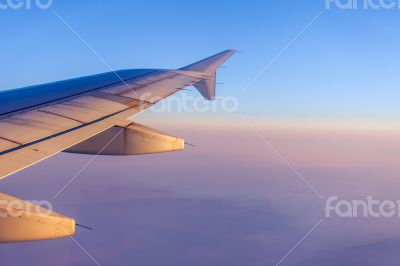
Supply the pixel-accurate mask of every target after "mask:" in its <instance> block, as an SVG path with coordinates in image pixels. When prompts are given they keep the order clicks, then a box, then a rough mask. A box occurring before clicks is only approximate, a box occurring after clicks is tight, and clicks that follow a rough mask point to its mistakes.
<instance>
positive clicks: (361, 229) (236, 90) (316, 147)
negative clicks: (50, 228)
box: [0, 0, 400, 266]
mask: <svg viewBox="0 0 400 266" xmlns="http://www.w3.org/2000/svg"><path fill="white" fill-rule="evenodd" d="M0 1H1V0H0ZM321 12H323V13H321ZM399 12H400V10H398V9H393V10H362V9H359V10H341V9H338V8H332V9H330V10H326V9H325V1H323V0H307V1H292V0H279V1H272V0H271V1H269V0H267V1H261V0H260V1H227V0H221V1H209V0H205V1H201V2H195V1H178V0H172V1H152V0H151V1H148V0H147V1H142V0H135V1H128V0H126V1H122V0H121V1H105V0H104V1H103V0H98V1H95V0H87V1H78V0H69V1H66V0H65V1H63V0H55V1H54V4H53V6H52V7H51V9H48V10H40V9H38V8H34V7H33V8H32V9H30V10H25V9H20V10H1V11H0V23H1V24H2V25H5V26H3V28H2V49H1V50H0V70H1V73H2V78H1V79H0V90H5V89H11V88H17V87H23V86H28V85H33V84H40V83H45V82H51V81H57V80H63V79H68V78H73V77H78V76H85V75H90V74H96V73H101V72H107V71H109V69H108V67H107V66H106V65H105V64H104V62H106V63H107V64H108V65H109V66H111V68H112V69H115V70H117V69H127V68H179V67H182V66H185V65H188V64H190V63H192V62H194V61H197V60H200V59H202V58H205V57H207V56H210V55H212V54H215V53H218V52H220V51H222V50H225V49H236V50H239V51H241V52H240V53H238V54H237V55H235V56H234V57H233V58H231V59H230V60H229V61H228V62H227V63H226V64H225V66H226V68H222V69H220V70H219V73H218V82H221V83H223V84H220V85H218V95H219V96H220V97H234V99H236V100H237V103H238V109H237V110H235V111H234V112H225V111H224V110H223V108H221V105H220V103H218V102H217V103H216V106H217V111H216V112H213V111H207V112H198V111H196V110H194V109H195V108H193V106H191V104H193V102H191V101H193V99H192V100H191V101H189V103H187V104H188V107H189V110H185V111H179V107H180V106H179V103H180V102H182V101H180V100H179V99H182V98H183V97H186V96H188V95H189V96H194V97H196V98H195V99H197V98H198V97H200V96H199V94H198V93H197V92H196V91H195V90H194V89H193V92H191V91H185V92H182V93H180V94H178V95H177V96H174V98H173V100H172V107H171V109H168V110H170V111H168V112H166V111H162V110H163V109H162V108H161V109H157V108H154V109H153V110H148V111H146V112H144V113H143V114H140V115H139V116H138V117H137V118H136V121H138V122H140V123H143V124H146V125H148V126H151V127H153V128H157V129H159V130H163V131H165V132H168V133H170V134H172V135H176V136H179V137H182V138H185V140H186V141H187V142H189V143H193V144H195V145H196V146H195V147H187V148H186V150H185V151H182V152H176V153H168V154H157V155H148V156H133V157H122V158H116V157H100V158H98V159H96V160H95V161H94V162H93V163H92V164H91V165H90V167H88V168H87V169H86V170H85V171H83V172H82V174H81V175H79V178H77V179H76V180H75V181H74V182H73V183H72V185H71V186H70V187H68V188H67V189H66V191H65V192H64V193H63V194H62V195H61V196H60V197H59V198H58V199H56V200H54V201H53V200H51V198H52V197H53V196H54V194H55V193H56V192H57V191H58V190H59V189H60V188H61V187H62V186H63V185H64V184H65V183H66V182H68V180H70V178H71V177H72V176H74V175H75V174H76V173H77V172H79V170H80V169H82V167H83V166H84V165H85V164H86V163H87V162H88V161H89V160H91V157H90V156H83V155H82V156H80V155H71V154H60V155H57V156H55V157H52V158H50V159H49V160H46V161H44V162H42V163H40V164H38V165H35V166H33V167H31V168H29V169H27V170H25V171H22V172H20V173H17V174H15V175H14V176H12V177H9V178H7V179H5V180H2V182H1V184H0V186H1V192H2V193H8V194H11V195H15V196H17V197H20V198H23V199H27V200H50V201H51V202H52V203H53V204H54V207H55V210H56V211H57V212H59V213H62V214H65V215H67V216H71V217H74V218H76V219H77V221H78V222H79V223H81V224H84V225H88V226H91V227H93V228H94V231H92V232H90V231H85V230H80V229H78V232H77V234H76V240H77V241H78V242H79V243H80V244H81V245H82V246H83V247H84V248H85V249H86V250H87V252H88V253H90V254H91V255H92V256H93V258H95V260H96V261H98V263H99V264H101V265H152V266H166V265H171V266H172V265H174V266H176V265H193V266H203V265H207V266H208V265H230V266H236V265H237V266H242V265H246V266H262V265H276V264H277V263H278V262H279V261H280V260H282V259H283V258H284V257H285V255H286V254H287V253H288V252H289V251H290V250H291V249H292V248H293V247H294V246H295V245H296V243H298V241H299V240H300V239H302V238H303V237H304V236H305V235H306V234H307V232H309V231H310V229H312V228H313V227H314V226H315V225H316V223H317V222H318V221H319V220H320V219H321V218H322V217H324V203H325V202H324V201H323V200H321V199H320V198H319V197H318V195H316V193H314V192H313V191H312V190H311V189H310V187H309V186H307V184H305V183H304V182H303V181H302V180H301V178H299V176H298V175H296V173H295V172H294V171H293V169H292V168H294V169H295V170H296V171H298V172H299V173H300V174H301V175H302V176H304V177H305V178H306V179H307V180H308V181H309V182H310V184H312V186H313V187H315V189H316V190H317V191H318V193H320V194H321V195H323V197H324V198H328V197H330V196H340V197H342V198H346V199H362V198H365V197H367V196H370V195H373V196H374V197H376V198H378V199H382V200H386V199H393V200H398V187H399V185H400V184H399V183H400V181H399V175H398V173H399V170H400V169H399V165H398V158H399V157H400V138H399V137H400V127H399V125H398V122H397V121H398V120H399V118H400V108H399V105H398V99H399V96H400V92H399V90H398V84H400V76H399V75H398V62H399V59H400V53H399V52H398V47H400V27H398V18H399V15H400V13H399ZM57 16H58V17H57ZM60 18H62V20H64V22H65V23H67V24H68V25H69V26H70V27H71V29H72V31H74V32H75V33H76V34H78V35H79V36H80V38H81V40H79V38H77V37H76V35H75V34H74V32H72V31H71V30H70V29H68V27H66V25H65V24H64V23H63V22H62V21H60ZM312 21H314V22H313V23H311V22H312ZM310 23H311V24H310ZM307 26H309V27H307ZM305 27H307V28H305ZM82 40H84V42H86V44H87V45H88V46H89V47H90V48H89V49H88V47H87V46H86V45H85V44H84V43H83V42H82ZM285 48H287V49H285ZM90 49H93V51H95V53H96V54H98V55H99V56H100V57H101V59H102V60H104V62H102V61H101V60H99V58H98V57H97V56H95V55H94V54H93V51H91V50H90ZM271 62H273V63H271ZM266 68H267V71H265V73H263V74H262V75H260V77H259V79H257V80H256V81H255V82H254V83H253V85H252V86H251V87H250V88H248V90H246V92H245V93H243V94H240V92H241V91H242V90H243V89H244V88H246V87H247V86H248V85H249V84H250V82H252V81H253V80H254V79H255V78H256V77H257V76H258V75H259V74H260V73H261V71H262V70H263V69H266ZM174 99H175V100H176V99H178V101H175V102H174ZM176 103H178V106H176V105H174V104H176ZM202 103H204V102H202ZM204 104H205V103H204ZM168 106H169V105H168V104H167V107H168ZM160 110H161V111H160ZM243 118H244V119H245V120H243ZM246 121H247V123H249V124H247V123H246ZM249 125H250V126H249ZM252 127H254V128H252ZM288 164H289V165H288ZM291 167H292V168H291ZM399 223H400V220H399V219H398V218H397V219H396V218H393V219H348V220H346V219H335V218H332V219H325V220H324V221H323V223H322V224H321V225H320V226H319V227H318V228H317V229H316V230H315V231H314V232H313V233H312V234H311V235H310V237H309V238H307V239H306V240H305V241H304V243H302V244H301V245H300V246H299V247H298V248H297V249H296V250H294V251H293V253H291V254H290V256H288V257H287V258H285V260H284V261H283V262H282V265H297V266H299V265H300V266H303V265H304V266H306V265H307V266H309V265H353V266H354V265H363V266H365V265H367V266H369V265H371V266H373V265H384V266H391V265H398V261H399V259H400V255H399V253H398V249H399V247H400V233H398V226H399ZM365 254H369V256H366V255H365ZM24 263H25V264H26V263H29V265H91V263H94V262H93V261H92V260H91V259H90V258H89V257H88V256H86V255H85V253H84V252H83V251H82V250H81V249H80V248H79V247H77V245H76V243H74V242H73V241H72V240H70V239H61V240H52V241H45V242H36V243H24V244H10V245H1V246H0V265H7V266H8V265H21V264H24ZM94 265H95V264H94Z"/></svg>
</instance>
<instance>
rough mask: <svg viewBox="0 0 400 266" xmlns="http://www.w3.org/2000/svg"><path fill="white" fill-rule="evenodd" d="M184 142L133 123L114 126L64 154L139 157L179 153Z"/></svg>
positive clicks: (183, 146)
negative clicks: (125, 125) (152, 154)
mask: <svg viewBox="0 0 400 266" xmlns="http://www.w3.org/2000/svg"><path fill="white" fill-rule="evenodd" d="M184 148H185V141H184V140H183V139H179V138H176V137H173V136H169V135H167V134H165V133H163V132H161V131H158V130H155V129H151V128H149V127H145V126H143V125H140V124H136V123H133V124H131V125H129V126H127V127H119V126H114V127H112V128H110V129H108V130H106V131H104V132H102V133H100V134H97V135H96V136H94V137H92V138H90V139H88V140H85V141H83V142H81V143H79V144H77V145H75V146H73V147H71V148H69V149H67V150H65V151H64V152H68V153H79V154H96V155H141V154H151V153H160V152H171V151H179V150H183V149H184Z"/></svg>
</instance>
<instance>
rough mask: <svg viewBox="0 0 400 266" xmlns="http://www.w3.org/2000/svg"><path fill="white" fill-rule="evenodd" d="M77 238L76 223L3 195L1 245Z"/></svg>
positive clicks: (1, 201) (0, 206) (0, 202)
mask: <svg viewBox="0 0 400 266" xmlns="http://www.w3.org/2000/svg"><path fill="white" fill-rule="evenodd" d="M74 234H75V220H74V219H71V218H68V217H65V216H62V215H60V214H58V213H55V212H52V211H51V210H49V209H46V208H42V207H40V206H38V205H35V204H33V203H31V202H27V201H23V200H21V199H17V198H15V197H12V196H9V195H6V194H1V193H0V243H10V242H24V241H35V240H47V239H54V238H62V237H68V236H72V235H74Z"/></svg>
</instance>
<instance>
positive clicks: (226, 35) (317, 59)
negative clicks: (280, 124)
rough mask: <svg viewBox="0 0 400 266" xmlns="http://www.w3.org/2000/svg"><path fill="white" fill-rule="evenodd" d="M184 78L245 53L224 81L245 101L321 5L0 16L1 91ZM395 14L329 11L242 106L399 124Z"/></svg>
mask: <svg viewBox="0 0 400 266" xmlns="http://www.w3.org/2000/svg"><path fill="white" fill-rule="evenodd" d="M52 10H54V11H56V12H57V13H58V14H59V15H60V16H61V17H62V18H63V19H64V20H65V21H66V22H67V23H68V24H69V25H70V26H71V27H72V28H73V29H74V30H75V31H76V32H77V33H78V34H79V35H80V36H81V37H82V38H83V39H84V40H85V41H86V42H87V43H88V44H89V45H90V46H91V47H92V48H93V49H94V50H95V51H96V52H97V53H98V54H99V55H100V56H101V57H102V58H103V59H104V60H105V61H106V62H107V63H108V64H109V65H110V66H112V68H114V69H124V68H143V67H144V68H146V67H147V68H153V67H156V68H177V67H181V66H184V65H186V64H189V63H191V62H193V61H195V60H198V59H201V58H204V57H206V56H209V55H211V54H214V53H217V52H219V51H221V50H224V49H228V48H233V49H237V50H240V51H243V53H241V54H238V55H237V56H236V57H235V58H233V59H232V60H231V61H230V62H228V63H227V66H228V67H229V68H227V69H222V70H221V71H220V75H219V80H220V82H223V83H224V85H221V86H219V94H220V95H232V96H237V95H238V93H239V91H240V90H242V89H243V88H244V87H246V85H247V84H248V83H249V82H250V81H251V80H253V79H254V77H255V76H257V74H258V73H259V72H260V71H261V70H262V69H263V68H264V67H265V66H266V65H268V64H269V63H270V62H271V61H272V60H273V59H274V58H275V57H276V56H277V55H278V54H279V53H280V52H281V51H282V49H284V48H285V47H286V46H287V45H288V44H289V43H290V42H291V41H292V40H293V39H294V38H295V37H296V36H297V35H298V34H299V33H300V32H301V31H302V30H303V29H304V27H305V26H306V25H308V24H309V23H310V22H311V21H312V20H313V19H314V18H315V17H316V16H317V15H318V14H319V13H320V12H321V11H323V10H325V1H323V0H309V1H290V0H287V1H284V0H282V1H234V2H233V1H201V2H195V1H139V0H137V1H136V0H135V1H74V0H71V1H61V0H56V1H54V4H53V6H52V9H50V10H40V9H38V8H32V9H31V10H24V9H21V10H6V11H4V10H2V11H1V16H0V22H1V24H2V25H5V26H3V28H2V36H3V38H2V50H1V52H0V61H1V64H0V70H1V73H2V79H1V80H0V88H1V89H6V88H15V87H21V86H25V85H31V84H37V83H43V82H47V81H54V80H61V79H66V78H70V77H76V76H82V75H87V74H93V73H98V72H106V71H108V69H107V67H106V66H105V65H104V64H103V63H101V62H100V61H99V60H98V58H96V57H95V56H94V55H93V54H92V53H91V52H90V51H89V50H88V49H87V48H86V47H85V46H84V45H83V44H82V43H81V42H80V41H79V40H78V39H77V38H76V37H75V36H74V35H73V34H72V33H71V32H70V31H69V30H68V29H67V28H66V27H65V26H64V25H63V24H62V23H61V22H60V21H59V20H58V19H57V18H56V17H55V15H54V14H53V13H52ZM399 12H400V11H399V10H397V9H394V10H340V9H338V8H333V9H331V10H327V11H326V13H324V14H323V15H322V16H321V17H320V18H319V19H318V21H316V22H315V23H314V24H313V25H312V26H311V27H310V28H309V30H307V31H306V32H305V33H304V34H303V35H302V36H301V38H299V39H298V40H297V41H296V42H295V43H294V44H293V45H292V46H291V47H290V48H289V49H288V50H287V51H286V52H285V53H284V54H283V55H282V56H281V57H280V58H279V60H277V61H276V63H274V64H273V65H272V66H271V67H270V68H269V70H268V71H267V72H266V73H265V74H264V75H263V76H262V77H261V78H260V79H259V80H258V81H257V82H256V83H255V84H254V86H253V87H252V88H251V89H249V90H248V91H247V92H246V93H245V94H244V95H242V96H241V97H240V106H241V107H240V112H242V113H246V114H250V115H253V116H257V117H260V118H263V117H268V118H271V117H272V118H276V119H292V120H293V119H294V120H351V121H387V122H389V123H395V121H396V120H397V119H398V118H400V109H399V108H398V104H397V102H398V98H399V96H400V93H399V90H398V84H400V76H399V75H398V74H397V69H398V64H399V63H398V62H399V59H400V53H399V52H398V47H399V44H400V38H399V36H400V29H399V27H398V25H397V24H398V23H397V21H398V16H399Z"/></svg>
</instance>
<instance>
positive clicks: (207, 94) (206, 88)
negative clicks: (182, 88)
mask: <svg viewBox="0 0 400 266" xmlns="http://www.w3.org/2000/svg"><path fill="white" fill-rule="evenodd" d="M236 52H237V51H236V50H233V49H228V50H225V51H222V52H220V53H218V54H215V55H213V56H210V57H207V58H205V59H203V60H200V61H198V62H196V63H193V64H191V65H188V66H186V67H184V68H181V69H182V70H192V71H199V72H203V73H206V74H208V75H210V78H207V79H204V80H201V81H199V82H197V83H195V84H193V86H194V87H196V89H197V90H198V91H199V92H200V93H201V95H202V96H203V97H204V98H205V99H207V100H210V101H211V100H215V90H216V71H217V69H218V68H219V67H220V66H221V65H222V64H223V63H224V62H225V61H226V60H228V59H229V58H230V57H231V56H233V55H234V54H235V53H236Z"/></svg>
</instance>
